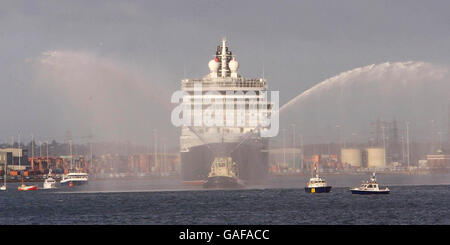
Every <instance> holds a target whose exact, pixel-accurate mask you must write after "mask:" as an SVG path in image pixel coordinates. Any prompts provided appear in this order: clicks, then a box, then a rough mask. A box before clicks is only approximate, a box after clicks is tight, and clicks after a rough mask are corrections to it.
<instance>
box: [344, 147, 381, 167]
mask: <svg viewBox="0 0 450 245" xmlns="http://www.w3.org/2000/svg"><path fill="white" fill-rule="evenodd" d="M341 161H342V163H344V164H346V165H349V166H350V167H355V168H361V167H365V168H369V169H383V168H386V152H385V150H384V148H379V147H369V148H364V149H358V148H342V149H341Z"/></svg>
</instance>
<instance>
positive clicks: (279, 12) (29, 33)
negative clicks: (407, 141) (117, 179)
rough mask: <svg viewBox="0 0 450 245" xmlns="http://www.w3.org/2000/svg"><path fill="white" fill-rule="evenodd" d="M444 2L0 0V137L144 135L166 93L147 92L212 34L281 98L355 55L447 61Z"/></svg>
mask: <svg viewBox="0 0 450 245" xmlns="http://www.w3.org/2000/svg"><path fill="white" fill-rule="evenodd" d="M449 10H450V2H449V1H411V0H408V1H361V0H355V1H261V0H255V1H215V0H214V1H213V0H209V1H206V0H204V1H187V0H186V1H167V0H165V1H79V0H77V1H33V0H30V1H17V0H14V1H1V6H0V44H1V45H0V83H1V85H2V86H1V87H2V89H1V96H0V103H1V104H2V105H3V106H2V113H1V115H2V118H1V122H0V142H2V141H5V140H6V139H8V140H9V138H10V137H11V136H13V135H16V137H17V134H18V132H19V131H21V132H22V135H24V136H23V137H24V138H27V137H28V138H29V135H30V134H31V133H32V132H33V133H34V134H35V135H37V137H41V138H42V137H52V138H53V137H56V139H57V140H62V139H63V136H64V134H65V131H66V130H71V131H72V133H73V135H74V136H83V135H87V134H89V131H90V130H93V131H94V134H95V131H97V130H101V129H104V128H106V129H108V130H113V131H114V138H115V139H122V140H124V139H129V140H139V141H141V142H142V141H146V139H147V138H148V137H150V136H151V132H152V129H153V128H161V130H163V128H164V126H167V124H168V120H169V118H168V115H169V114H168V113H167V114H165V112H163V111H164V109H162V108H164V106H162V105H163V104H164V103H167V102H168V101H169V98H167V102H166V101H161V97H160V98H156V97H157V96H158V95H163V94H164V93H167V94H171V92H172V91H173V90H174V89H176V88H178V87H179V85H180V79H181V78H183V76H184V74H186V76H187V77H192V78H194V77H197V78H198V77H201V76H203V75H205V74H206V73H207V72H208V67H207V63H208V60H209V59H211V56H212V55H213V54H214V52H215V49H216V45H218V42H219V40H220V39H221V38H222V37H224V36H226V37H227V39H228V40H229V43H230V46H231V47H230V48H231V50H232V51H233V53H234V54H235V55H236V56H237V58H238V60H239V61H240V72H241V73H242V75H244V76H245V77H260V76H262V70H263V67H265V77H266V78H267V79H268V81H269V86H270V89H271V90H279V91H280V94H281V102H282V103H283V102H286V101H288V100H289V99H291V98H293V97H295V96H296V95H297V94H299V93H300V92H302V91H304V90H306V89H308V88H310V87H311V86H313V85H314V84H316V83H318V82H321V81H322V80H325V79H327V78H329V77H332V76H334V75H337V74H339V73H341V72H344V71H347V70H350V69H353V68H357V67H361V66H365V65H370V64H378V63H383V62H387V61H390V62H395V61H408V60H414V61H424V62H431V63H433V64H442V65H450V59H449V57H450V56H449V55H450V28H449V27H450V14H449ZM48 52H54V53H53V54H54V55H55V56H52V57H53V58H52V59H53V60H50V61H51V62H53V63H52V64H50V65H48V66H45V67H43V65H42V64H41V63H42V60H45V59H46V58H45V57H47V56H48ZM55 52H56V53H55ZM44 53H47V56H46V55H43V54H44ZM55 57H56V58H55ZM71 62H72V63H71ZM69 63H70V64H69ZM47 80H48V81H51V82H48V81H47ZM100 80H103V81H102V82H100ZM105 80H108V81H109V80H112V82H111V83H108V82H106V81H105ZM58 82H61V83H58ZM128 82H129V83H128ZM110 84H111V85H110ZM127 84H130V86H131V88H130V87H128V86H127ZM94 85H95V86H94ZM100 90H102V91H103V92H101V91H100ZM147 91H148V93H147ZM112 92H113V93H114V96H112V95H111V93H112ZM122 93H123V97H122ZM97 94H98V95H97ZM153 96H156V97H153ZM128 98H129V99H128ZM77 100H80V101H83V102H86V101H88V102H86V103H78V102H80V101H77ZM94 104H95V105H94ZM122 113H123V114H122ZM166 119H167V120H166ZM111 121H114V122H117V124H118V125H108V122H111ZM112 124H114V123H112ZM109 126H110V127H109ZM166 128H167V127H166ZM104 133H105V132H103V134H104ZM99 134H102V133H99ZM175 135H176V134H175ZM58 137H59V138H58Z"/></svg>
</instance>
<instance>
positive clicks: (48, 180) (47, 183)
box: [43, 169, 56, 189]
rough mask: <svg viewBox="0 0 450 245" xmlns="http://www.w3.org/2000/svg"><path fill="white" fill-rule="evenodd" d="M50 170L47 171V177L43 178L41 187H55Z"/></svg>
mask: <svg viewBox="0 0 450 245" xmlns="http://www.w3.org/2000/svg"><path fill="white" fill-rule="evenodd" d="M51 174H52V170H51V169H50V171H49V172H48V175H47V178H46V179H45V180H44V185H43V189H54V188H56V180H55V179H53V178H52V176H51Z"/></svg>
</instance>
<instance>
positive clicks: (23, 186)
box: [17, 177, 38, 191]
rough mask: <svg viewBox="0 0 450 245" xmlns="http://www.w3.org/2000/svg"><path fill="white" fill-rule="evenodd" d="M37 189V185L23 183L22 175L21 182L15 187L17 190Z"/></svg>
mask: <svg viewBox="0 0 450 245" xmlns="http://www.w3.org/2000/svg"><path fill="white" fill-rule="evenodd" d="M37 189H38V186H37V185H25V184H24V183H23V177H22V184H21V185H20V186H19V187H17V190H18V191H35V190H37Z"/></svg>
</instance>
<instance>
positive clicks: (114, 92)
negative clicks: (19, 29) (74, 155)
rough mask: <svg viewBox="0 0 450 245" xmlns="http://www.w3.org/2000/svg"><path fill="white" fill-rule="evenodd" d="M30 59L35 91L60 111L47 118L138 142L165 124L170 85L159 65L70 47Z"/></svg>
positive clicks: (81, 130) (78, 131)
mask: <svg viewBox="0 0 450 245" xmlns="http://www.w3.org/2000/svg"><path fill="white" fill-rule="evenodd" d="M28 61H30V63H31V64H32V66H33V68H34V77H35V81H34V85H35V89H36V91H39V92H40V93H41V94H43V95H44V96H49V97H51V98H53V99H54V100H53V102H54V103H55V104H59V105H60V108H61V111H63V114H62V115H60V116H62V118H61V117H58V118H55V119H52V120H49V123H54V124H55V125H57V124H64V123H65V124H66V125H65V126H66V129H67V130H73V131H74V132H75V134H78V135H80V134H81V135H83V134H84V135H86V134H89V133H92V134H94V136H96V137H97V139H104V140H132V141H134V142H140V143H142V142H144V141H146V140H147V141H148V138H149V137H150V136H151V134H152V129H154V128H161V127H163V126H164V127H166V128H167V120H168V119H169V118H170V117H169V116H170V111H171V105H170V101H169V99H168V98H170V95H171V93H172V92H173V87H172V86H171V84H167V83H165V82H166V80H165V79H167V75H165V72H164V71H163V70H158V69H154V68H153V69H152V68H150V67H145V68H139V67H138V66H136V65H132V64H126V63H124V62H122V61H117V60H115V59H113V58H108V57H102V56H100V55H97V54H95V53H93V52H87V51H73V50H54V51H48V52H44V53H43V54H42V55H41V56H39V57H36V58H32V59H29V60H28ZM155 115H158V116H155Z"/></svg>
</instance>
